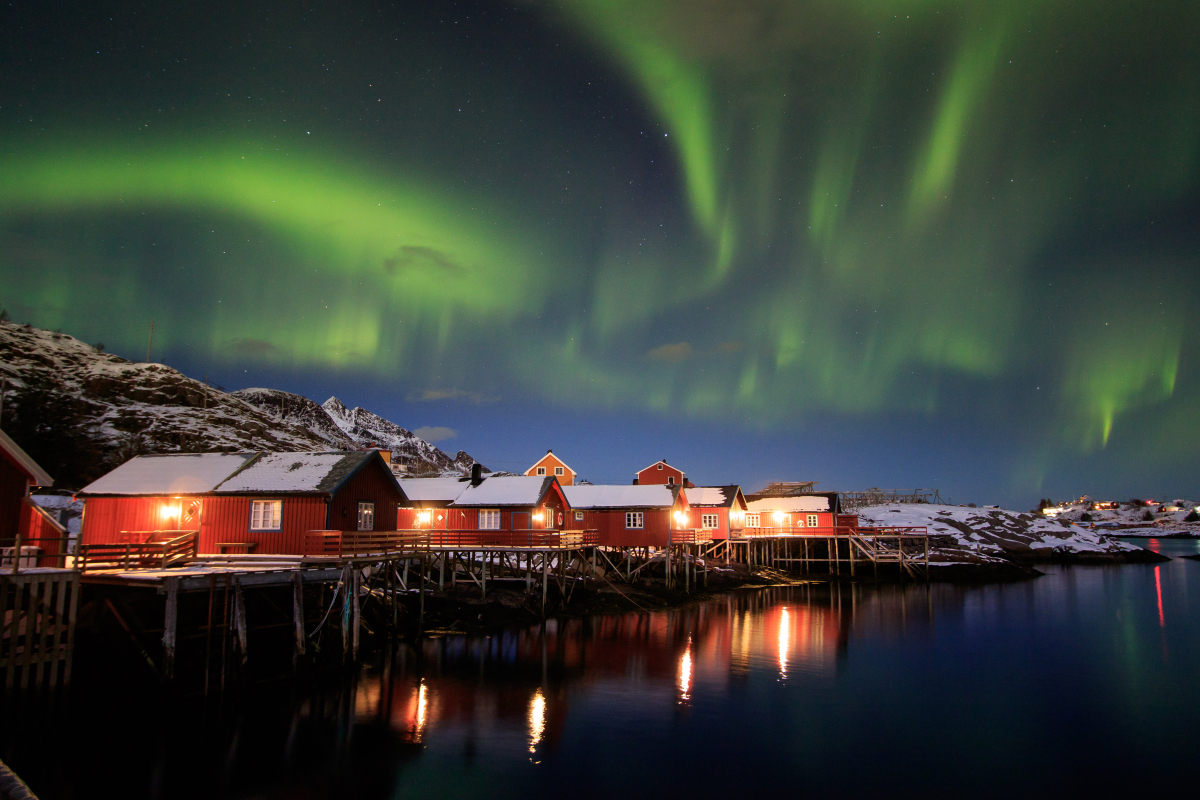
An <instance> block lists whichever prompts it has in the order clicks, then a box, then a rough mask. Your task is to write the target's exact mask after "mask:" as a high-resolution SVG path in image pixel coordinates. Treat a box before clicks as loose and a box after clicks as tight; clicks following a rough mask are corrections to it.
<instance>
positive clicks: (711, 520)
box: [700, 514, 717, 530]
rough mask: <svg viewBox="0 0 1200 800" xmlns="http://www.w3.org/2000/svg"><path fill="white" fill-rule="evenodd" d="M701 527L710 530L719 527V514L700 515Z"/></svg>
mask: <svg viewBox="0 0 1200 800" xmlns="http://www.w3.org/2000/svg"><path fill="white" fill-rule="evenodd" d="M700 527H701V528H707V529H709V530H715V529H716V527H717V515H716V514H701V515H700Z"/></svg>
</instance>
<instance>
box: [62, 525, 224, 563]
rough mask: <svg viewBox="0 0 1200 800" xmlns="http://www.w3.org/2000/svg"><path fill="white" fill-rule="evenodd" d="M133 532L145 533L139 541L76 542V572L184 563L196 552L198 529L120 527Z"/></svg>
mask: <svg viewBox="0 0 1200 800" xmlns="http://www.w3.org/2000/svg"><path fill="white" fill-rule="evenodd" d="M121 533H122V534H126V535H129V536H136V535H141V534H149V537H150V538H148V539H146V540H143V541H129V542H102V543H100V542H98V543H94V544H81V545H80V546H79V557H78V559H77V561H78V563H79V570H80V572H86V571H87V570H88V569H97V568H100V567H104V566H108V567H111V568H114V569H166V568H167V567H173V566H175V565H177V564H185V563H187V562H188V561H190V560H192V559H193V558H195V556H196V545H197V542H198V540H199V538H200V533H199V531H122V532H121ZM169 533H175V534H179V535H178V536H173V537H171V538H169V539H157V540H156V539H155V538H154V537H156V536H158V535H161V534H169Z"/></svg>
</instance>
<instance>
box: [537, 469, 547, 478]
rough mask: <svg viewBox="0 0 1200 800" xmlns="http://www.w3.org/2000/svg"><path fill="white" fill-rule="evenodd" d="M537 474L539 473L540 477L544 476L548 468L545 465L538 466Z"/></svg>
mask: <svg viewBox="0 0 1200 800" xmlns="http://www.w3.org/2000/svg"><path fill="white" fill-rule="evenodd" d="M537 474H538V476H539V477H540V476H542V475H545V474H546V468H545V467H538V468H537Z"/></svg>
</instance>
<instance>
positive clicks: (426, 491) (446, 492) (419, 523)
mask: <svg viewBox="0 0 1200 800" xmlns="http://www.w3.org/2000/svg"><path fill="white" fill-rule="evenodd" d="M476 466H478V465H476ZM470 486H471V483H470V480H469V479H467V478H401V479H400V488H401V489H403V490H404V496H405V497H407V498H408V504H407V505H406V506H403V507H401V508H400V510H399V512H398V513H397V515H396V524H397V526H398V527H399V528H400V529H401V530H408V529H413V528H420V529H423V530H424V529H431V530H436V529H441V530H445V529H446V528H447V527H448V526H449V518H450V511H449V509H450V504H451V503H453V502H454V501H455V500H457V499H458V496H459V495H460V494H462V493H463V492H465V491H466V490H467V489H469V488H470Z"/></svg>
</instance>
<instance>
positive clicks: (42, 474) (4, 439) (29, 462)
mask: <svg viewBox="0 0 1200 800" xmlns="http://www.w3.org/2000/svg"><path fill="white" fill-rule="evenodd" d="M0 448H3V449H4V452H5V453H7V454H8V455H9V457H11V458H12V460H13V461H15V462H16V463H17V466H19V467H20V468H21V470H22V471H23V472H24V473H25V474H26V475H28V476H29V478H30V480H32V481H33V484H34V486H53V485H54V478H51V477H50V475H49V474H48V473H47V472H46V470H44V469H42V468H41V467H39V466H38V465H37V462H36V461H34V460H33V459H32V458H30V457H29V454H28V453H26V452H25V451H24V450H22V449H21V445H19V444H17V443H16V442H14V441H13V440H12V439H10V438H8V434H7V433H5V432H4V431H0Z"/></svg>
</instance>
